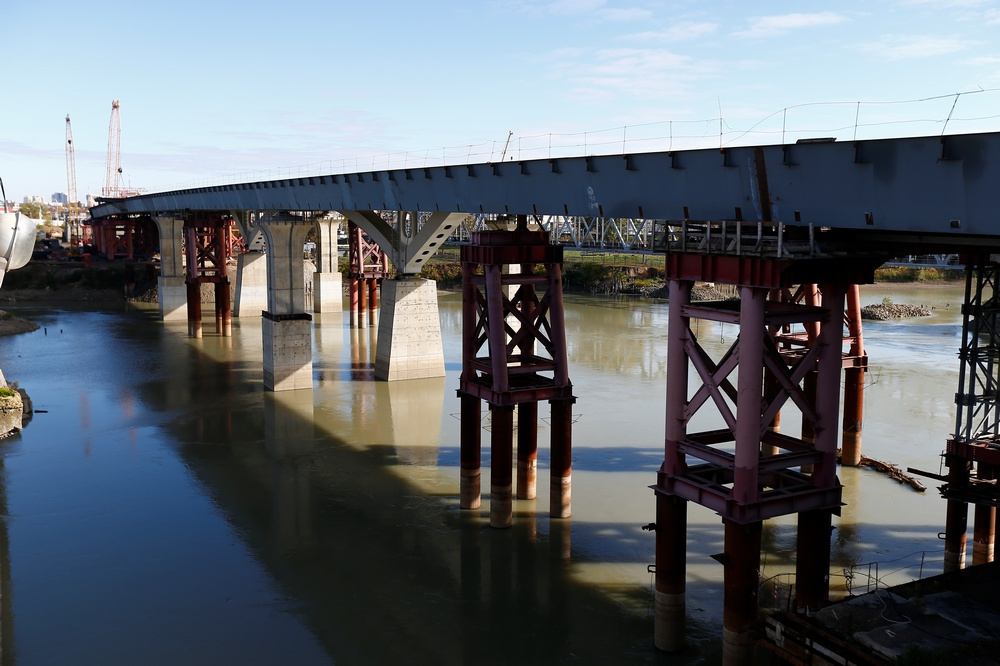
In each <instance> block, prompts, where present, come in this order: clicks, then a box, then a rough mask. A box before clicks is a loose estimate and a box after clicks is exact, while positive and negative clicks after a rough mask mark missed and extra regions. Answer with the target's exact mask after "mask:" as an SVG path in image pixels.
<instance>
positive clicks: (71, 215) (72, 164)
mask: <svg viewBox="0 0 1000 666" xmlns="http://www.w3.org/2000/svg"><path fill="white" fill-rule="evenodd" d="M66 190H67V193H66V240H67V241H69V243H70V245H72V244H73V225H74V224H75V223H76V203H77V201H76V149H75V147H74V146H73V125H72V124H70V122H69V114H68V113H67V114H66Z"/></svg>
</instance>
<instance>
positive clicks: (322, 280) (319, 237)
mask: <svg viewBox="0 0 1000 666" xmlns="http://www.w3.org/2000/svg"><path fill="white" fill-rule="evenodd" d="M340 222H341V220H340V219H339V218H333V217H321V218H319V219H317V220H316V272H315V273H314V274H313V311H314V312H343V310H344V284H343V278H342V277H341V275H340V267H339V266H338V265H337V259H338V256H339V253H338V248H337V234H338V233H340Z"/></svg>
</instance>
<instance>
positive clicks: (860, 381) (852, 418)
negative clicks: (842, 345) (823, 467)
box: [840, 284, 866, 467]
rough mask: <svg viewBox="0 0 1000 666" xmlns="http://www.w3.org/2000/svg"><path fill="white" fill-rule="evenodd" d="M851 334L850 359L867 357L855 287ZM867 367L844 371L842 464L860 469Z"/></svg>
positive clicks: (849, 296)
mask: <svg viewBox="0 0 1000 666" xmlns="http://www.w3.org/2000/svg"><path fill="white" fill-rule="evenodd" d="M847 322H848V335H850V336H851V338H852V341H851V350H850V356H851V357H853V358H858V357H861V356H864V355H865V345H864V339H863V338H862V331H861V290H860V288H859V287H858V285H856V284H852V285H851V286H850V287H849V288H848V290H847ZM865 370H866V368H865V367H864V366H855V367H850V368H847V369H846V370H844V427H843V435H842V438H841V445H840V448H841V451H842V453H841V464H842V465H844V466H845V467H857V466H858V464H859V463H860V462H861V427H862V426H861V423H862V421H863V420H864V409H865Z"/></svg>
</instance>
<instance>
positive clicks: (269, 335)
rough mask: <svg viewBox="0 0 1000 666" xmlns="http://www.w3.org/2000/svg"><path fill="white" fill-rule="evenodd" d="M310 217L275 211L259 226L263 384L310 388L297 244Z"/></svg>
mask: <svg viewBox="0 0 1000 666" xmlns="http://www.w3.org/2000/svg"><path fill="white" fill-rule="evenodd" d="M311 224H312V223H311V221H309V220H307V219H306V218H304V217H298V216H295V215H288V214H280V215H278V216H275V217H274V218H272V219H271V220H269V221H268V224H267V225H264V226H263V231H264V234H265V237H266V239H267V310H266V311H265V312H264V313H263V320H262V322H261V336H262V337H263V344H264V355H263V361H264V388H265V389H267V390H269V391H285V390H292V389H304V388H309V389H311V388H312V317H310V316H309V315H308V314H306V311H305V278H304V276H303V265H304V259H303V256H302V247H303V245H304V244H305V238H306V234H307V233H308V232H309V228H310V226H311Z"/></svg>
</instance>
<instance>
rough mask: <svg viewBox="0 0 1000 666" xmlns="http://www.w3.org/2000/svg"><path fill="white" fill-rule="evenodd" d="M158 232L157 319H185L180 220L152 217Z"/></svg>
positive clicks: (182, 244)
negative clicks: (158, 308)
mask: <svg viewBox="0 0 1000 666" xmlns="http://www.w3.org/2000/svg"><path fill="white" fill-rule="evenodd" d="M153 221H154V222H156V227H157V229H158V230H159V232H160V277H159V279H158V280H157V297H158V300H159V302H160V319H162V320H163V321H183V320H185V319H187V310H186V308H185V306H186V305H187V285H185V284H184V220H183V219H180V218H174V217H154V218H153Z"/></svg>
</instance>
